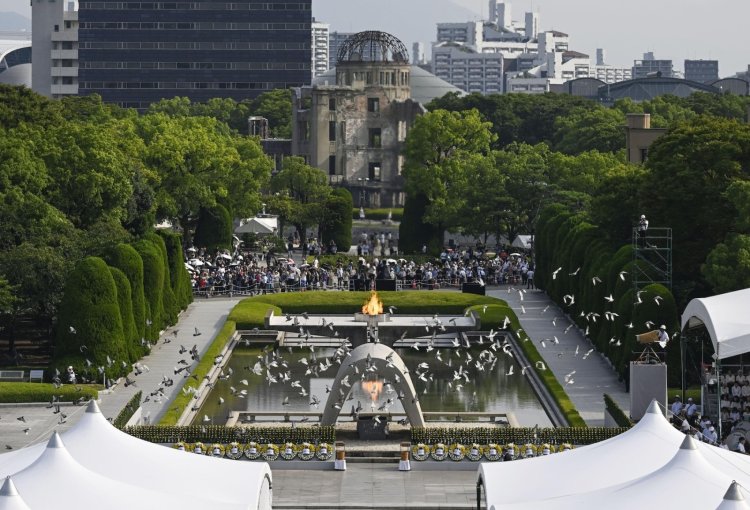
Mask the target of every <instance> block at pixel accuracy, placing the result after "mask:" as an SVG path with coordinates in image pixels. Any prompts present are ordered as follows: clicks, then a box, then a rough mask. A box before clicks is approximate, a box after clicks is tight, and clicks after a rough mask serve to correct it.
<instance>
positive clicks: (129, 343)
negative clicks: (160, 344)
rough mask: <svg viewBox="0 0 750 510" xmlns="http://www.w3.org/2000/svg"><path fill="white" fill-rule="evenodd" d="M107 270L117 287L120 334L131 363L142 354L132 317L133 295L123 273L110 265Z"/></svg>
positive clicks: (139, 339)
mask: <svg viewBox="0 0 750 510" xmlns="http://www.w3.org/2000/svg"><path fill="white" fill-rule="evenodd" d="M109 271H110V272H111V273H112V279H113V280H114V282H115V287H117V304H118V306H119V308H120V318H121V319H122V334H123V338H124V340H125V349H126V352H127V355H128V360H129V361H130V362H131V363H132V362H134V361H136V360H137V359H139V358H140V357H141V356H142V355H143V347H142V345H141V337H140V336H138V330H137V328H136V327H135V320H134V319H133V297H132V295H131V292H130V282H129V281H128V277H127V276H125V273H123V272H122V271H120V270H119V269H117V268H116V267H111V266H110V267H109Z"/></svg>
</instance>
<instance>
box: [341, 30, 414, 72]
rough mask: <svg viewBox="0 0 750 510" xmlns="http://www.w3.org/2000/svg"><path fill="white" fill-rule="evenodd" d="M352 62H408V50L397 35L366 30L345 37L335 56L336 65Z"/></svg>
mask: <svg viewBox="0 0 750 510" xmlns="http://www.w3.org/2000/svg"><path fill="white" fill-rule="evenodd" d="M352 62H384V63H385V62H391V63H397V64H408V63H409V52H408V51H406V46H404V43H402V42H401V41H400V40H399V39H398V38H397V37H394V36H392V35H391V34H388V33H386V32H379V31H377V30H367V31H365V32H359V33H356V34H354V35H353V36H351V37H350V38H349V39H347V40H346V41H345V42H344V44H343V46H341V49H340V50H339V54H338V56H337V66H338V65H339V64H342V63H352Z"/></svg>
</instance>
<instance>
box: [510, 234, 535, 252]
mask: <svg viewBox="0 0 750 510" xmlns="http://www.w3.org/2000/svg"><path fill="white" fill-rule="evenodd" d="M532 243H533V236H530V235H517V236H516V238H515V239H513V243H512V244H511V246H513V247H514V248H521V249H522V250H529V249H531V245H532Z"/></svg>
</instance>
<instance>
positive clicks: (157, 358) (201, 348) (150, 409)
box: [100, 297, 242, 423]
mask: <svg viewBox="0 0 750 510" xmlns="http://www.w3.org/2000/svg"><path fill="white" fill-rule="evenodd" d="M241 299H242V297H236V298H223V297H213V298H210V299H205V298H196V300H195V301H194V302H193V303H191V304H190V306H188V308H187V310H185V311H184V312H182V314H180V317H179V320H178V322H177V325H175V326H174V327H171V328H169V329H167V330H166V331H164V332H163V333H162V335H161V336H160V337H159V341H158V342H157V344H156V345H155V346H154V347H153V348H152V349H151V353H150V354H149V355H148V356H146V357H144V358H143V359H142V360H141V363H142V364H144V365H146V366H148V368H149V369H150V371H149V372H144V373H142V374H141V375H138V376H136V375H135V373H133V372H131V373H130V374H129V375H128V377H129V378H130V379H131V380H134V381H136V383H135V385H132V386H128V387H127V388H126V387H125V385H124V384H123V383H120V384H119V385H117V386H116V387H115V388H114V390H113V391H112V393H110V394H109V395H104V396H103V397H102V401H101V403H100V407H101V410H102V413H103V414H104V416H106V417H107V418H110V417H111V418H114V417H116V416H117V415H118V414H119V412H120V410H121V409H122V408H123V407H125V404H127V403H128V401H129V400H130V399H131V398H133V395H135V394H136V393H137V392H138V391H143V397H142V399H145V398H146V396H147V395H149V393H151V392H153V391H155V390H156V389H157V388H158V387H159V383H161V381H162V377H163V376H165V375H166V376H167V377H171V378H172V379H174V385H173V386H171V387H170V388H167V390H166V391H165V394H166V398H163V399H161V402H155V401H154V400H153V397H150V399H151V400H150V401H149V402H146V403H144V404H142V407H143V416H145V417H148V418H149V422H150V423H157V422H158V421H159V420H160V419H161V417H162V415H163V414H164V413H165V412H166V411H167V410H168V409H169V405H170V404H171V402H172V401H173V400H174V398H175V397H176V396H177V392H178V391H181V389H182V387H183V385H184V384H185V381H191V382H193V383H195V381H194V380H193V379H185V378H184V377H183V376H182V375H179V374H178V375H174V368H175V367H178V366H181V365H178V364H177V362H178V361H179V360H181V359H184V360H186V361H187V362H188V363H190V362H191V360H190V354H188V353H187V352H186V353H184V354H180V352H179V350H180V346H181V345H184V346H185V348H186V349H188V350H189V349H191V348H192V347H193V345H196V346H197V348H198V352H199V353H201V355H202V354H203V353H204V352H206V350H207V349H208V347H209V346H210V345H211V342H212V341H213V339H214V338H215V337H216V335H217V334H218V332H219V330H221V327H222V326H223V325H224V322H225V321H226V319H227V316H228V315H229V312H230V311H231V310H232V308H234V305H236V304H237V303H238V302H239V301H240V300H241ZM195 328H198V331H200V333H201V334H200V335H199V336H194V333H195ZM175 331H177V335H176V336H175V335H174V332H175ZM165 340H167V341H168V343H165ZM123 382H124V380H123Z"/></svg>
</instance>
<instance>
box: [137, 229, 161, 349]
mask: <svg viewBox="0 0 750 510" xmlns="http://www.w3.org/2000/svg"><path fill="white" fill-rule="evenodd" d="M132 246H133V248H135V250H136V251H137V252H138V254H139V255H140V256H141V260H143V295H144V296H145V298H146V306H145V310H146V320H145V321H144V323H145V338H146V339H147V340H149V341H152V342H155V341H156V340H157V339H158V338H159V331H161V329H162V327H163V326H164V325H165V324H166V323H167V321H166V319H165V314H164V276H165V275H164V262H163V261H162V256H161V252H160V251H159V248H157V247H156V246H155V245H154V243H152V242H151V241H149V240H148V239H141V240H139V241H136V242H135V243H133V244H132Z"/></svg>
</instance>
